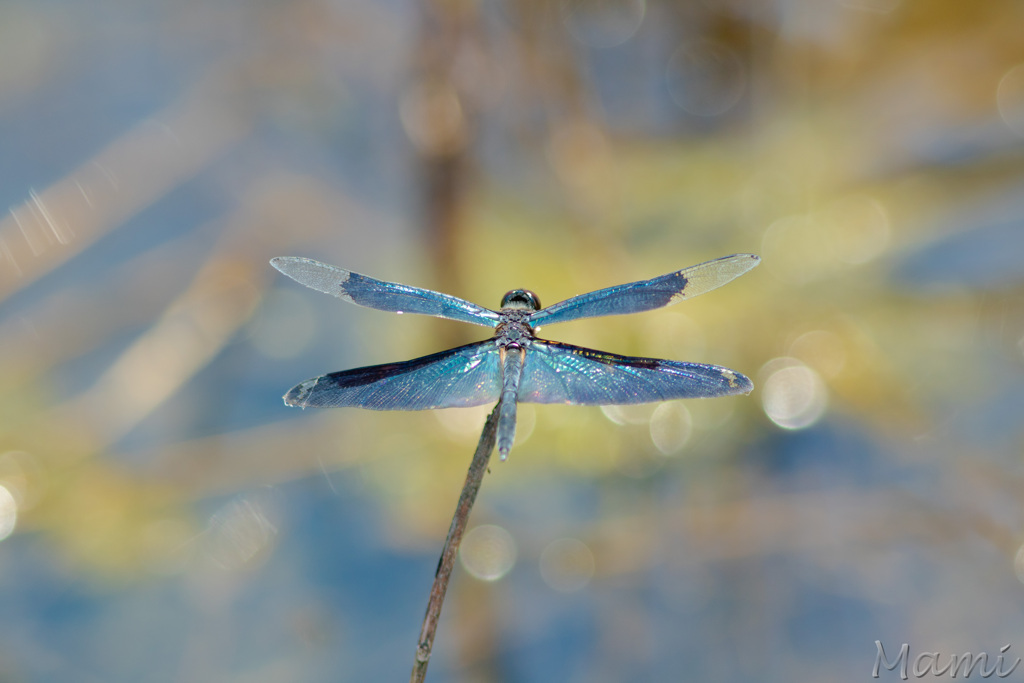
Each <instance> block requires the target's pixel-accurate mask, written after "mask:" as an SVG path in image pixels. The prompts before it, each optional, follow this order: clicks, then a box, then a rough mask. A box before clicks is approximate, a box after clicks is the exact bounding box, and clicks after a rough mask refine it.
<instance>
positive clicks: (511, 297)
mask: <svg viewBox="0 0 1024 683" xmlns="http://www.w3.org/2000/svg"><path fill="white" fill-rule="evenodd" d="M501 307H502V308H503V309H504V308H515V309H517V310H521V311H539V310H540V297H538V296H537V295H536V294H534V293H533V292H531V291H530V290H528V289H513V290H512V291H511V292H508V293H506V294H505V296H503V297H501Z"/></svg>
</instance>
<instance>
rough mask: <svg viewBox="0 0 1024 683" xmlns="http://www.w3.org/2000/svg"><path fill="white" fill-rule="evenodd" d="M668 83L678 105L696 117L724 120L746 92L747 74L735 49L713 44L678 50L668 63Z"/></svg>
mask: <svg viewBox="0 0 1024 683" xmlns="http://www.w3.org/2000/svg"><path fill="white" fill-rule="evenodd" d="M665 81H666V86H667V87H668V92H669V96H670V97H671V98H672V101H673V102H675V103H676V105H677V106H678V107H679V108H680V109H682V110H684V111H687V112H689V113H691V114H695V115H697V116H706V117H712V116H721V115H722V114H724V113H726V112H727V111H729V110H730V109H732V108H733V107H734V106H736V104H737V103H738V102H739V101H740V99H741V98H742V97H743V93H744V92H745V91H746V89H747V71H746V67H744V65H743V62H742V61H741V60H740V58H739V56H738V55H737V54H736V52H735V51H733V50H732V48H729V47H727V46H725V45H721V44H719V43H714V42H711V41H700V42H696V43H691V44H687V45H683V46H681V47H679V48H678V49H677V50H676V51H675V52H674V53H673V54H672V57H670V58H669V60H668V65H667V66H666V69H665Z"/></svg>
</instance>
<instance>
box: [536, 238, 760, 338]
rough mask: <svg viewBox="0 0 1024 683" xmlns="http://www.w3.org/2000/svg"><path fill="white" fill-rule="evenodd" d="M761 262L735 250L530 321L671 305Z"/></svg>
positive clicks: (568, 303)
mask: <svg viewBox="0 0 1024 683" xmlns="http://www.w3.org/2000/svg"><path fill="white" fill-rule="evenodd" d="M760 262H761V259H760V258H758V257H757V256H755V255H754V254H733V255H732V256H725V257H723V258H720V259H715V260H714V261H708V262H706V263H701V264H700V265H696V266H691V267H689V268H684V269H683V270H677V271H676V272H674V273H669V274H668V275H662V276H661V277H656V278H654V279H653V280H641V281H639V282H630V283H629V284H625V285H617V286H615V287H608V288H607V289H600V290H598V291H596V292H590V293H588V294H581V295H579V296H574V297H572V298H571V299H566V300H565V301H561V302H559V303H557V304H554V305H552V306H548V307H547V308H544V309H541V310H539V311H537V312H536V313H533V314H532V315H531V316H530V324H531V325H533V326H534V327H537V326H539V325H552V324H554V323H564V322H566V321H568V320H577V319H579V318H595V317H598V316H604V315H624V314H626V313H640V312H641V311H650V310H653V309H655V308H661V307H663V306H670V305H672V304H674V303H677V302H679V301H682V300H683V299H691V298H693V297H695V296H697V295H698V294H703V293H704V292H709V291H711V290H712V289H715V288H716V287H721V286H722V285H724V284H725V283H727V282H729V281H731V280H734V279H735V278H737V277H739V276H740V275H743V273H745V272H747V271H748V270H750V269H751V268H753V267H754V266H756V265H757V264H758V263H760Z"/></svg>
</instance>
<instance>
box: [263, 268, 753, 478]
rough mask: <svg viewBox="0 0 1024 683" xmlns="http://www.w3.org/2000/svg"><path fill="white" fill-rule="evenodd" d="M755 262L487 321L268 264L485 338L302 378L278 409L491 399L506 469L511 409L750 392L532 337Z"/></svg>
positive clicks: (740, 382)
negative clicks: (475, 329) (481, 331)
mask: <svg viewBox="0 0 1024 683" xmlns="http://www.w3.org/2000/svg"><path fill="white" fill-rule="evenodd" d="M760 261H761V259H760V258H758V257H757V256H755V255H754V254H734V255H732V256H726V257H723V258H719V259H715V260H713V261H708V262H706V263H701V264H699V265H696V266H691V267H690V268H684V269H683V270H678V271H676V272H674V273H669V274H668V275H662V276H661V277H656V278H654V279H652V280H641V281H639V282H631V283H629V284H625V285H618V286H615V287H608V288H606V289H601V290H597V291H595V292H590V293H589V294H581V295H579V296H574V297H572V298H570V299H566V300H565V301H561V302H559V303H557V304H554V305H552V306H548V307H547V308H541V306H540V300H539V299H538V297H537V295H536V294H534V293H533V292H531V291H530V290H528V289H513V290H512V291H510V292H508V293H507V294H505V296H504V297H503V298H502V300H501V310H498V311H493V310H491V309H489V308H484V307H482V306H477V305H476V304H473V303H470V302H468V301H465V300H463V299H459V298H457V297H454V296H450V295H448V294H441V293H440V292H434V291H431V290H429V289H420V288H418V287H410V286H408V285H402V284H398V283H395V282H384V281H382V280H375V279H374V278H371V277H367V276H365V275H360V274H359V273H353V272H352V271H349V270H343V269H341V268H335V267H334V266H329V265H327V264H324V263H320V262H319V261H314V260H312V259H308V258H300V257H296V256H279V257H277V258H274V259H271V261H270V264H271V265H272V266H274V268H276V269H277V270H279V271H281V272H282V273H283V274H285V275H287V276H288V277H290V278H291V279H293V280H295V281H296V282H298V283H300V284H303V285H305V286H307V287H309V288H311V289H315V290H317V291H318V292H323V293H325V294H331V295H333V296H336V297H338V298H340V299H343V300H345V301H348V302H349V303H353V304H356V305H359V306H365V307H367V308H375V309H377V310H379V311H390V312H392V313H419V314H422V315H431V316H436V317H438V318H447V319H449V320H458V321H460V322H464V323H470V324H472V325H481V326H483V327H490V328H492V329H493V330H494V335H493V336H492V337H491V338H490V339H486V340H484V341H478V342H474V343H472V344H466V345H465V346H459V347H456V348H454V349H448V350H447V351H441V352H439V353H434V354H431V355H429V356H423V357H422V358H414V359H413V360H408V361H404V362H401V363H386V364H384V365H371V366H369V367H365V368H356V369H354V370H343V371H341V372H332V373H331V374H329V375H322V376H320V377H314V378H313V379H308V380H306V381H305V382H302V383H300V384H297V385H296V386H294V387H292V388H291V389H290V390H289V391H288V393H287V394H285V395H284V402H285V403H286V404H287V405H290V406H299V407H302V408H327V407H344V406H354V407H358V408H369V409H370V410H432V409H434V408H454V407H468V406H478V405H483V404H485V403H492V402H494V401H497V400H498V399H499V398H500V399H501V408H500V410H499V414H498V452H499V453H500V455H501V459H502V460H504V459H505V458H506V457H508V452H509V450H510V449H511V448H512V442H513V440H514V439H515V432H516V405H517V403H519V402H525V403H566V404H578V405H590V406H600V405H626V404H635V403H652V402H655V401H667V400H670V399H677V398H711V397H714V396H730V395H734V394H749V393H750V391H751V389H753V388H754V384H753V383H752V382H751V381H750V380H749V379H748V378H747V377H745V376H744V375H742V374H740V373H739V372H736V371H735V370H730V369H729V368H723V367H721V366H718V365H708V364H704V363H685V362H681V361H673V360H661V359H658V358H639V357H634V356H619V355H617V354H614V353H606V352H604V351H595V350H593V349H587V348H582V347H579V346H573V345H571V344H563V343H562V342H556V341H547V340H545V339H540V338H539V337H537V336H535V335H534V330H535V329H537V328H539V327H540V326H541V325H553V324H555V323H564V322H568V321H570V320H579V319H580V318H595V317H599V316H605V315H624V314H627V313H639V312H641V311H649V310H652V309H655V308H661V307H663V306H670V305H672V304H674V303H677V302H679V301H683V300H685V299H690V298H692V297H695V296H697V295H698V294H703V293H704V292H707V291H710V290H712V289H715V288H716V287H721V286H722V285H724V284H725V283H727V282H729V281H731V280H733V279H734V278H737V277H739V276H740V275H742V274H743V273H746V272H747V271H748V270H750V269H751V268H753V267H754V266H756V265H757V264H758V263H760Z"/></svg>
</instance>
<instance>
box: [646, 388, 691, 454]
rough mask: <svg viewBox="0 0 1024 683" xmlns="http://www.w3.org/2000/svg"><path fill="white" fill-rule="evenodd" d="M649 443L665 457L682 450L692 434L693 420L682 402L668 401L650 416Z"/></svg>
mask: <svg viewBox="0 0 1024 683" xmlns="http://www.w3.org/2000/svg"><path fill="white" fill-rule="evenodd" d="M650 431H651V442H652V443H653V444H654V447H655V448H657V449H658V450H659V451H661V452H662V453H664V454H665V455H671V454H673V453H678V452H679V451H681V450H683V447H684V446H685V445H686V443H687V442H688V441H689V440H690V435H691V434H693V418H692V417H690V411H689V409H688V408H687V407H686V405H685V404H684V403H683V402H682V401H668V402H665V403H662V404H661V405H659V406H658V407H657V408H656V409H655V410H654V415H652V416H651V425H650Z"/></svg>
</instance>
